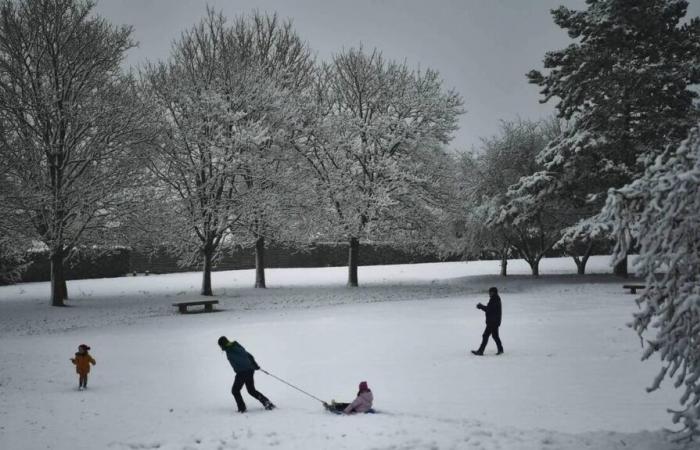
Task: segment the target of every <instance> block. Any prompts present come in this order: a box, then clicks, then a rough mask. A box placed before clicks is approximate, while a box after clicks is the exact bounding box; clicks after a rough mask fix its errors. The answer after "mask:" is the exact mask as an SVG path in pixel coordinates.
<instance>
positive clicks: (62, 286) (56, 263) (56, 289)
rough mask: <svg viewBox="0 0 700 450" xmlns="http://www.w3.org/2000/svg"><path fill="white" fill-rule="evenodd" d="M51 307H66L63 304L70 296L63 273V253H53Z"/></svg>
mask: <svg viewBox="0 0 700 450" xmlns="http://www.w3.org/2000/svg"><path fill="white" fill-rule="evenodd" d="M50 259H51V306H66V305H65V303H64V302H63V301H64V300H65V299H66V297H67V294H68V289H67V287H66V279H65V275H64V273H63V253H62V252H60V251H54V252H52V253H51V256H50Z"/></svg>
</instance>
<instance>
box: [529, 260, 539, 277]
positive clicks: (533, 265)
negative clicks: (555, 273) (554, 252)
mask: <svg viewBox="0 0 700 450" xmlns="http://www.w3.org/2000/svg"><path fill="white" fill-rule="evenodd" d="M527 263H528V264H530V269H531V270H532V276H533V277H539V276H540V259H539V258H537V259H532V260H528V261H527Z"/></svg>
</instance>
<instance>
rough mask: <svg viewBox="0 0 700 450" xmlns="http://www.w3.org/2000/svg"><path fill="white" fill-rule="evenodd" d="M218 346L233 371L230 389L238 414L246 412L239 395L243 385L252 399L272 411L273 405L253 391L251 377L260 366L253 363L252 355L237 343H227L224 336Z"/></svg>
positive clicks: (253, 383) (253, 385)
mask: <svg viewBox="0 0 700 450" xmlns="http://www.w3.org/2000/svg"><path fill="white" fill-rule="evenodd" d="M218 344H219V347H220V348H221V350H223V351H225V352H226V358H228V362H229V363H231V367H233V371H234V372H235V373H236V378H235V379H234V380H233V387H232V388H231V394H233V398H234V399H236V406H238V412H239V413H244V412H246V406H245V402H244V401H243V396H242V395H241V389H242V388H243V385H245V387H246V389H247V390H248V393H249V394H250V395H251V396H252V397H253V398H256V399H258V401H260V403H262V405H263V406H264V407H265V409H268V410H269V409H273V408H274V407H275V405H273V404H272V402H271V401H270V400H268V398H267V397H265V396H264V395H263V394H261V393H260V392H258V391H257V390H256V389H255V380H254V379H253V376H254V374H255V371H256V370H258V369H260V366H259V365H258V363H257V362H255V358H253V355H251V354H250V353H248V352H247V351H246V349H245V348H243V346H242V345H241V344H239V343H238V342H236V341H233V342H231V341H229V340H228V338H227V337H226V336H221V337H220V338H219V340H218Z"/></svg>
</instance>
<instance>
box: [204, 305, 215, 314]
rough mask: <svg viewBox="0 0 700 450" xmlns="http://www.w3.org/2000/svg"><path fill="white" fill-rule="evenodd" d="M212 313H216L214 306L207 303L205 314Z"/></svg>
mask: <svg viewBox="0 0 700 450" xmlns="http://www.w3.org/2000/svg"><path fill="white" fill-rule="evenodd" d="M212 311H214V305H212V304H211V303H207V304H206V305H204V312H212Z"/></svg>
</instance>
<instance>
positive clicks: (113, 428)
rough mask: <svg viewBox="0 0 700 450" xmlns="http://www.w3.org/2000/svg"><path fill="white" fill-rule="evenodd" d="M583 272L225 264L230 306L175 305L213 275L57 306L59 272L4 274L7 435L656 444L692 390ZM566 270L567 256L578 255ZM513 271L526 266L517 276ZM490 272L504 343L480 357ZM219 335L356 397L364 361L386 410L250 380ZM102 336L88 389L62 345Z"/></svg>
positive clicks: (285, 369)
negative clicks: (333, 405) (350, 412)
mask: <svg viewBox="0 0 700 450" xmlns="http://www.w3.org/2000/svg"><path fill="white" fill-rule="evenodd" d="M589 265H590V267H589V270H590V272H592V273H594V274H593V275H587V276H584V277H580V276H576V275H572V274H571V273H573V272H575V266H574V264H573V262H572V261H571V260H568V259H551V260H545V261H544V262H543V264H542V267H541V272H542V273H543V276H541V277H540V278H538V279H534V278H532V277H530V276H528V275H527V273H528V269H527V267H526V266H525V265H524V264H523V263H522V262H521V261H512V262H511V264H510V265H509V270H510V271H511V273H512V274H513V275H512V276H510V277H508V278H506V279H503V278H500V277H497V276H493V275H491V274H495V273H497V272H498V263H497V262H495V261H494V262H470V263H438V264H417V265H401V266H374V267H361V268H360V274H359V276H360V283H361V285H362V286H361V287H360V288H358V289H347V288H345V287H344V282H345V275H346V269H345V268H319V269H274V270H268V271H267V279H268V285H269V288H268V289H266V290H256V289H252V288H250V286H251V285H252V284H253V280H254V274H253V272H252V271H228V272H217V273H215V274H214V276H213V285H214V289H215V293H216V295H217V299H218V300H219V301H220V305H219V309H220V310H221V312H218V313H215V314H192V315H179V314H177V313H176V311H175V308H173V307H172V306H171V303H173V302H175V301H182V300H186V299H197V298H199V295H198V294H197V291H198V286H199V283H200V275H199V274H198V273H185V274H174V275H158V276H149V277H145V276H140V277H126V278H117V279H101V280H81V281H71V282H69V284H68V289H69V295H70V302H69V303H70V305H71V306H72V307H69V308H51V307H49V306H47V305H48V300H47V299H48V289H49V287H48V284H47V283H27V284H21V285H16V286H6V287H0V449H3V450H15V449H44V448H50V449H59V450H64V449H65V450H79V449H104V448H108V449H151V448H160V449H258V448H280V449H287V448H291V449H326V448H328V449H344V448H347V449H364V448H367V449H369V448H376V449H516V450H517V449H577V450H579V449H630V448H632V449H648V450H652V449H653V450H662V449H673V448H676V447H675V446H674V445H672V444H670V443H669V442H668V441H667V440H666V439H665V437H664V433H663V432H662V431H660V429H661V428H662V427H665V426H667V425H669V417H668V415H667V413H666V412H665V410H666V408H667V407H674V406H676V405H677V404H678V397H679V393H678V392H676V391H674V390H673V388H672V387H670V386H665V387H664V389H662V390H661V391H660V392H655V393H652V394H646V393H645V387H647V386H648V385H649V384H650V382H651V380H652V378H653V377H654V375H655V374H656V371H657V369H658V365H657V363H656V362H646V363H642V362H640V354H641V348H640V342H639V339H638V338H637V337H636V335H635V334H634V333H633V331H631V330H630V329H629V328H627V327H626V326H625V324H626V323H627V322H628V321H629V320H630V317H631V314H632V312H633V311H634V310H635V308H636V306H635V303H634V298H635V296H633V295H630V294H629V293H627V292H626V291H624V290H623V289H622V287H621V285H622V284H623V283H622V282H621V281H620V280H619V279H614V278H612V277H611V276H609V275H607V273H608V272H609V271H610V270H609V268H608V258H606V257H596V258H593V260H592V261H591V262H590V263H589ZM567 273H568V274H567ZM516 274H517V275H516ZM491 285H496V286H498V287H499V289H500V291H501V297H502V299H503V308H504V319H503V325H502V327H501V337H502V339H503V344H504V346H505V350H506V353H505V355H503V356H498V357H496V356H495V355H494V353H495V349H494V347H493V343H490V344H489V347H488V348H487V353H488V355H487V356H484V357H481V358H480V357H475V356H472V355H471V354H470V353H469V350H470V349H474V348H476V347H477V346H478V343H479V340H480V335H481V332H482V330H483V323H484V318H483V313H482V312H481V311H479V310H477V309H476V308H475V304H476V303H477V302H479V301H482V302H485V301H486V300H487V295H486V289H487V288H488V287H489V286H491ZM220 335H227V336H228V337H229V338H233V339H237V340H239V341H240V342H241V343H242V344H243V345H244V346H245V347H246V348H247V349H248V350H249V351H250V352H251V353H253V354H254V355H255V357H256V359H257V360H258V362H259V363H260V365H261V366H262V367H263V368H264V369H266V370H268V371H269V372H271V373H273V374H275V375H277V376H279V377H282V378H284V379H286V380H288V381H289V382H291V383H293V384H295V385H297V386H299V387H301V388H302V389H305V390H307V391H309V392H310V393H312V394H314V395H316V396H318V397H321V398H323V399H327V400H330V399H336V400H338V401H349V400H351V399H352V398H353V396H354V394H355V392H356V388H357V384H358V382H359V381H362V380H367V381H368V383H369V385H370V387H371V388H372V389H373V391H374V394H375V406H376V408H377V409H378V410H379V411H380V413H379V414H374V415H372V414H367V415H357V416H335V415H331V414H329V413H326V412H324V411H323V409H322V408H321V405H320V404H319V403H318V402H316V401H315V400H313V399H311V398H309V397H306V396H304V395H303V394H301V393H299V392H297V391H295V390H293V389H291V388H289V387H288V386H286V385H284V384H282V383H280V382H279V381H277V380H275V379H273V378H270V377H268V376H267V375H265V374H263V373H260V372H258V373H257V375H256V385H257V387H258V389H259V390H260V391H261V392H263V393H264V394H266V395H267V396H268V397H270V399H271V400H272V401H273V402H275V403H276V404H277V405H278V409H277V410H274V411H264V410H263V409H262V407H261V405H260V404H258V403H257V402H256V401H255V400H253V399H251V398H250V397H249V396H247V394H246V393H244V398H245V399H246V401H247V403H248V407H249V412H248V413H246V414H244V415H241V414H238V413H236V411H235V409H236V408H235V404H234V402H233V398H232V397H231V394H230V387H231V383H232V381H233V372H232V370H231V368H230V366H229V364H228V362H227V361H226V358H225V355H224V354H223V353H222V352H221V351H220V350H219V349H218V347H217V345H216V340H217V338H218V337H219V336H220ZM80 343H87V344H89V345H91V346H92V351H91V353H92V354H93V356H94V357H95V359H96V360H97V365H96V366H95V367H94V368H93V371H92V372H91V374H90V381H89V388H88V390H87V391H83V392H79V391H77V389H76V387H77V381H78V380H77V375H76V374H75V372H74V368H73V365H72V364H71V363H70V361H69V358H70V357H71V356H72V355H73V353H74V352H75V351H76V349H77V346H78V344H80Z"/></svg>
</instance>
